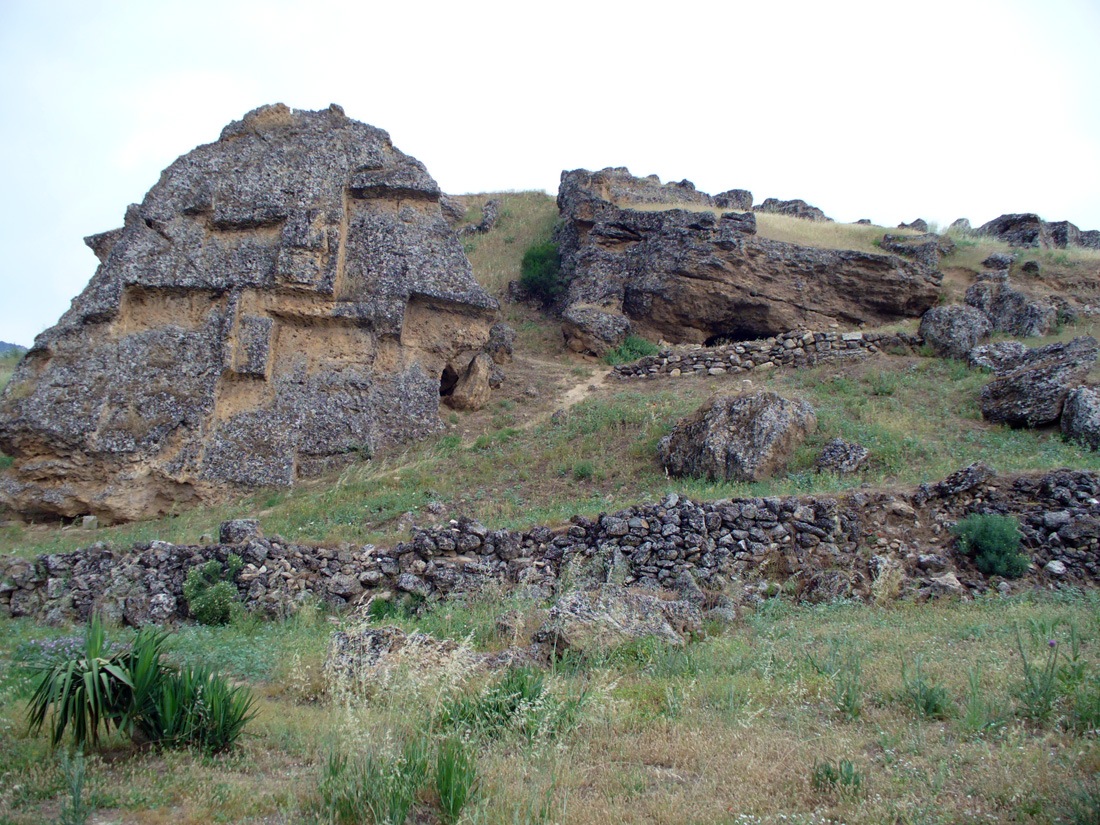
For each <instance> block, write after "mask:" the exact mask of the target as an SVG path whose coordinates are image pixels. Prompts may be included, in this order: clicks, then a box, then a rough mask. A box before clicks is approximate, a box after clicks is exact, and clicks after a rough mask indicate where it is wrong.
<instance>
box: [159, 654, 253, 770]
mask: <svg viewBox="0 0 1100 825" xmlns="http://www.w3.org/2000/svg"><path fill="white" fill-rule="evenodd" d="M254 704H255V699H254V698H253V696H252V694H251V692H250V691H249V690H248V689H247V688H245V687H243V686H237V687H231V686H230V684H229V682H227V681H226V679H225V677H224V676H222V675H220V674H218V673H214V672H212V671H211V670H209V669H208V668H205V667H202V666H199V667H184V668H182V669H180V670H179V671H176V672H173V673H169V674H167V675H166V677H165V678H164V680H163V684H162V686H161V689H160V691H159V695H158V696H157V700H156V713H155V714H154V715H152V716H151V717H150V718H149V721H150V724H148V725H147V726H146V733H147V735H148V737H149V739H150V740H152V741H154V742H157V743H159V744H162V745H169V746H175V747H181V746H190V747H195V748H199V749H200V750H202V751H203V753H207V754H213V753H220V752H221V751H225V750H228V749H229V748H231V747H232V746H233V743H234V742H236V741H237V738H238V737H239V736H240V735H241V733H242V732H243V730H244V726H245V725H247V724H248V723H249V722H250V721H251V720H252V719H253V718H254V717H255V716H256V711H255V710H254V707H253V706H254Z"/></svg>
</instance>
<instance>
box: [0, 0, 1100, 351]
mask: <svg viewBox="0 0 1100 825" xmlns="http://www.w3.org/2000/svg"><path fill="white" fill-rule="evenodd" d="M1098 43H1100V2H1098V0H1042V2H1037V0H1001V2H994V0H922V2H919V3H911V2H910V3H897V2H893V3H891V2H882V0H874V1H873V2H872V1H870V0H869V1H868V2H855V1H850V0H830V2H821V0H810V1H807V2H797V1H796V0H789V1H787V2H785V1H784V0H767V2H764V1H763V0H753V2H751V3H747V2H740V1H739V0H725V1H724V2H714V3H711V2H701V1H700V0H695V1H694V2H689V3H685V2H679V3H670V2H661V3H647V2H644V1H643V0H631V2H621V3H620V2H600V0H587V2H572V1H571V0H570V1H569V2H565V1H564V0H557V2H551V3H522V2H516V0H511V1H510V2H506V3H488V2H479V0H466V2H453V0H452V2H446V3H429V2H415V0H403V2H386V3H377V2H372V0H361V1H360V2H353V1H348V2H342V1H341V0H311V1H310V2H308V3H307V2H291V0H261V1H260V2H252V0H186V1H185V2H176V1H175V0H158V1H157V2H151V1H150V0H139V1H138V2H130V1H129V0H114V2H108V1H107V0H77V1H75V2H69V1H68V0H0V103H2V106H0V181H2V186H3V198H2V205H0V249H2V250H3V254H2V257H0V340H5V341H11V342H15V343H20V344H23V345H29V344H30V343H31V341H32V339H33V338H34V336H35V335H36V334H37V333H38V332H40V331H42V330H43V329H45V328H46V327H48V326H49V325H51V324H53V323H54V322H55V321H56V320H57V318H58V316H59V315H60V314H61V313H62V312H63V311H64V310H65V309H66V308H67V307H68V303H69V301H70V300H71V299H72V298H73V297H74V296H75V295H76V294H77V293H78V292H79V291H80V290H81V289H83V287H84V285H85V284H86V283H87V281H88V279H89V278H90V277H91V276H92V273H93V272H94V271H95V266H96V261H95V257H94V256H93V255H92V253H91V251H90V250H88V249H87V248H85V247H84V245H83V242H82V240H81V239H82V237H83V236H84V235H88V234H91V233H94V232H100V231H103V230H106V229H111V228H113V227H115V226H119V225H121V223H122V216H123V213H124V211H125V208H126V205H127V204H128V203H132V202H137V201H140V200H141V199H142V197H143V196H144V193H145V192H146V190H148V189H149V187H151V186H152V185H153V184H154V183H155V182H156V180H157V178H158V176H159V174H160V171H161V170H162V169H164V168H165V167H166V166H168V164H169V163H171V162H172V161H173V160H174V159H175V158H176V157H178V156H179V155H181V154H183V153H185V152H187V151H189V150H190V149H192V148H193V147H194V146H196V145H197V144H200V143H207V142H210V141H213V140H216V139H217V137H218V133H219V132H220V131H221V128H222V127H223V126H224V125H225V124H226V123H228V122H229V121H231V120H235V119H238V118H240V117H241V116H242V115H243V114H244V113H245V112H247V111H248V110H250V109H253V108H255V107H256V106H259V105H261V104H263V103H274V102H277V101H282V102H284V103H286V104H288V105H290V106H292V107H294V108H299V109H316V108H321V107H324V106H327V105H328V104H329V103H330V102H336V103H339V104H341V105H342V106H343V107H344V108H345V110H346V111H347V113H348V115H349V116H351V117H354V118H356V119H358V120H362V121H365V122H367V123H371V124H373V125H375V126H379V127H381V128H383V129H386V130H388V131H389V132H390V134H391V136H392V137H393V139H394V143H395V144H396V145H397V146H398V147H399V148H400V149H402V150H403V151H405V152H407V153H409V154H412V155H414V156H416V157H417V158H419V159H420V160H422V161H423V162H424V163H425V164H427V167H428V170H429V171H430V172H431V173H432V174H433V175H434V176H435V178H436V179H437V180H438V181H439V182H440V184H441V185H442V186H443V188H444V190H446V191H448V192H453V193H462V192H480V191H492V190H501V189H545V190H546V191H548V192H550V193H554V191H555V190H556V187H557V182H558V177H559V175H560V173H561V170H562V169H573V168H577V167H586V168H590V169H596V168H602V167H604V166H629V167H630V169H631V171H633V172H634V173H635V174H640V175H645V174H650V173H656V174H658V175H660V176H661V178H662V179H664V180H670V179H671V180H680V179H682V178H689V179H691V180H693V181H694V182H695V184H696V185H697V186H698V187H699V188H700V189H703V190H705V191H709V192H717V191H721V190H723V189H730V188H734V187H737V188H747V189H751V190H752V192H753V193H754V195H755V196H756V199H757V201H761V200H763V199H764V198H765V197H780V198H804V199H805V200H807V201H809V202H810V203H813V204H815V205H817V206H820V207H822V208H823V209H824V210H825V211H826V212H827V213H828V214H830V215H832V216H833V217H835V218H837V219H838V220H846V221H852V220H856V219H857V218H862V217H869V218H871V219H873V220H874V221H875V222H876V223H882V224H886V225H894V224H896V223H898V222H899V221H902V220H905V221H909V220H912V219H914V218H916V217H924V218H926V219H930V220H936V221H939V222H940V223H941V224H944V225H946V224H947V223H949V222H950V221H952V220H954V219H955V218H957V217H967V218H969V219H970V220H971V222H972V223H974V224H975V225H977V224H979V223H982V222H984V221H986V220H989V219H991V218H993V217H996V216H997V215H999V214H1001V213H1005V212H1022V211H1034V212H1038V213H1040V214H1041V215H1042V216H1043V217H1045V218H1047V219H1049V220H1059V219H1068V220H1072V221H1074V222H1075V223H1077V224H1078V225H1079V226H1081V228H1083V229H1100V47H1098V46H1097V44H1098Z"/></svg>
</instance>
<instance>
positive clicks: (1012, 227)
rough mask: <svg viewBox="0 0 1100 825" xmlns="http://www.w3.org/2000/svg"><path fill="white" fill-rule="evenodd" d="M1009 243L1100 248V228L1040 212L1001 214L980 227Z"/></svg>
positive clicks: (1030, 245) (1011, 244) (1052, 246)
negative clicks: (1047, 217) (1043, 215)
mask: <svg viewBox="0 0 1100 825" xmlns="http://www.w3.org/2000/svg"><path fill="white" fill-rule="evenodd" d="M976 233H977V234H978V235H986V236H988V237H990V238H996V239H997V240H999V241H1004V242H1005V243H1007V244H1008V245H1009V246H1016V247H1031V248H1035V247H1038V248H1041V249H1052V248H1053V249H1072V248H1073V247H1082V248H1085V249H1100V230H1096V229H1088V230H1082V229H1080V228H1078V227H1077V225H1076V224H1074V223H1072V222H1070V221H1049V222H1048V221H1044V220H1043V219H1042V218H1040V217H1039V216H1038V215H1036V214H1034V213H1031V212H1027V213H1022V214H1011V215H1001V216H1000V217H998V218H994V219H993V220H991V221H989V223H986V224H983V225H982V226H980V227H978V229H977V230H976Z"/></svg>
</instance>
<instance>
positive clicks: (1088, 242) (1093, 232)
mask: <svg viewBox="0 0 1100 825" xmlns="http://www.w3.org/2000/svg"><path fill="white" fill-rule="evenodd" d="M1077 242H1078V243H1079V244H1080V245H1081V246H1082V247H1084V248H1085V249H1100V229H1084V230H1082V231H1081V233H1080V234H1079V235H1078V237H1077Z"/></svg>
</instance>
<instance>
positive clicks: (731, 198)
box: [714, 189, 752, 211]
mask: <svg viewBox="0 0 1100 825" xmlns="http://www.w3.org/2000/svg"><path fill="white" fill-rule="evenodd" d="M714 205H715V206H717V207H719V208H720V209H737V210H741V211H744V210H747V209H752V192H750V191H749V190H748V189H728V190H726V191H725V192H719V193H718V194H717V195H715V196H714Z"/></svg>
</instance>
